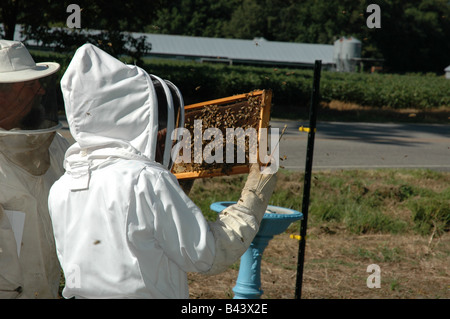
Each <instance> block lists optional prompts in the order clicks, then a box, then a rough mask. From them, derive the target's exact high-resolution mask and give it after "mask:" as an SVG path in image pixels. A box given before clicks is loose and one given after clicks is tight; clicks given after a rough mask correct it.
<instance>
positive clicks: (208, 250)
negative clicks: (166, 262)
mask: <svg viewBox="0 0 450 319" xmlns="http://www.w3.org/2000/svg"><path fill="white" fill-rule="evenodd" d="M143 177H144V176H141V177H140V178H139V181H138V185H137V187H139V189H141V190H149V189H153V194H149V193H148V192H145V191H143V192H142V191H141V194H145V195H143V196H150V197H152V198H148V199H146V200H145V202H147V203H149V204H150V206H149V207H148V209H150V210H151V211H153V215H154V220H153V225H154V236H155V239H156V240H157V241H158V244H159V245H160V246H161V248H162V249H163V250H164V253H165V254H166V255H167V256H168V257H169V258H170V259H171V260H172V261H174V262H175V263H176V264H177V265H178V266H179V267H180V268H181V269H183V270H184V271H186V272H203V271H207V270H208V269H210V268H211V265H212V263H213V260H214V255H215V246H214V237H213V233H212V232H211V230H210V228H209V226H208V223H207V222H206V220H205V218H204V217H203V214H202V212H201V211H200V209H199V208H198V207H197V206H196V205H195V204H194V203H193V202H192V201H191V200H190V199H189V197H187V196H186V194H185V193H184V192H183V190H182V189H181V188H180V186H179V185H178V182H177V180H176V178H175V177H174V176H173V175H171V174H170V173H169V172H167V173H161V175H160V176H159V178H158V180H157V182H156V183H155V185H148V183H150V180H149V179H146V178H143ZM141 202H142V201H141Z"/></svg>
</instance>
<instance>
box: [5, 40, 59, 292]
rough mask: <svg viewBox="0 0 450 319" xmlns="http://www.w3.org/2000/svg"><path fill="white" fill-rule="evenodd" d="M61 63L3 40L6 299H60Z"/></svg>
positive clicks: (19, 44) (18, 43) (21, 45)
mask: <svg viewBox="0 0 450 319" xmlns="http://www.w3.org/2000/svg"><path fill="white" fill-rule="evenodd" d="M58 69H59V65H58V64H57V63H50V62H49V63H38V64H36V63H35V62H34V61H33V59H32V57H31V56H30V54H29V53H28V50H27V49H26V48H25V46H24V45H23V44H22V43H20V42H15V41H7V40H0V298H56V297H58V289H59V281H60V277H61V271H60V267H59V263H58V259H57V256H56V249H55V242H54V237H53V229H52V224H51V220H50V216H49V214H48V204H47V203H48V193H49V190H50V187H51V185H52V184H53V182H54V181H56V180H57V179H58V178H59V177H60V176H61V175H62V174H63V173H64V169H63V166H62V164H63V160H64V153H65V151H66V149H67V147H68V143H67V142H66V141H65V139H64V138H62V137H61V136H60V135H59V134H57V133H56V130H57V129H58V128H59V127H60V125H59V124H58V118H57V112H56V111H57V110H56V91H55V85H56V83H55V72H56V71H57V70H58Z"/></svg>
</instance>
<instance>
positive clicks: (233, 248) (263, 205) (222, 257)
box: [207, 164, 276, 274]
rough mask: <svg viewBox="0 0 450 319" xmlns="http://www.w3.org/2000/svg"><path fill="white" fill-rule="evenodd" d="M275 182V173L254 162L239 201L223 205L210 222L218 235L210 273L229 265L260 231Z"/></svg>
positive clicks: (215, 234) (219, 270)
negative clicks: (263, 172)
mask: <svg viewBox="0 0 450 319" xmlns="http://www.w3.org/2000/svg"><path fill="white" fill-rule="evenodd" d="M275 184H276V174H261V171H260V167H259V164H251V165H250V172H249V175H248V178H247V181H246V183H245V186H244V189H243V190H242V193H241V197H240V199H239V201H238V202H237V203H236V204H234V205H232V206H229V207H227V208H226V209H224V210H223V211H222V212H221V213H220V214H219V218H218V220H217V221H216V222H214V223H210V227H211V230H212V232H213V234H214V238H215V259H214V263H213V265H212V267H211V269H210V270H209V271H208V272H207V274H216V273H219V272H222V271H224V270H226V269H227V267H228V266H230V265H231V264H233V263H234V262H235V261H237V260H238V259H239V258H240V257H241V256H242V254H243V253H244V252H245V251H246V250H247V249H248V247H249V246H250V244H251V242H252V240H253V238H254V237H255V235H256V233H257V232H258V229H259V225H260V223H261V220H262V218H263V216H264V213H265V211H266V209H267V204H268V202H269V199H270V197H271V196H272V193H273V190H274V188H275Z"/></svg>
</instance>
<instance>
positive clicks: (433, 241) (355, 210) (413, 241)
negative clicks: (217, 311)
mask: <svg viewBox="0 0 450 319" xmlns="http://www.w3.org/2000/svg"><path fill="white" fill-rule="evenodd" d="M244 182H245V177H244V176H234V177H221V178H214V179H204V180H198V181H196V183H195V184H194V187H193V189H192V192H191V195H190V196H191V198H192V199H193V200H194V202H196V203H197V204H198V205H199V206H200V207H201V208H202V210H203V212H204V213H205V216H206V217H207V218H208V219H210V220H213V219H215V216H216V213H214V212H212V211H210V210H209V205H210V204H211V203H212V202H215V201H222V200H237V199H238V198H239V192H240V189H241V188H242V186H243V184H244ZM302 188H303V174H302V173H292V172H287V171H281V172H280V173H279V178H278V183H277V187H276V190H275V192H274V195H273V196H272V200H271V204H273V205H277V206H283V207H289V208H293V209H296V210H301V209H300V208H301V201H302V198H301V197H302ZM309 212H310V215H309V219H308V241H307V245H306V251H305V270H304V277H303V278H304V281H303V289H302V291H303V293H302V297H303V298H395V299H397V298H450V269H449V265H450V234H449V226H450V173H444V172H434V171H429V170H401V169H392V170H391V169H385V170H367V171H361V170H348V171H330V172H323V171H321V172H314V173H313V179H312V188H311V204H310V209H309ZM299 225H300V222H295V223H293V224H291V226H290V227H289V228H288V230H287V231H286V232H285V233H283V234H280V235H277V236H275V238H274V239H273V240H272V241H271V242H270V243H269V246H268V247H267V248H266V250H265V252H264V254H263V261H262V267H261V277H262V278H261V280H262V289H263V290H264V294H263V296H262V298H271V299H280V298H283V299H284V298H294V291H295V278H296V265H297V253H298V241H297V240H295V239H292V238H291V237H290V234H298V232H299ZM371 264H377V265H378V266H379V267H380V269H381V288H379V289H378V288H372V289H371V288H368V287H367V284H366V280H367V278H368V276H369V275H370V273H368V272H367V267H368V266H369V265H371ZM238 271H239V263H236V264H235V265H233V266H232V267H230V269H229V270H228V271H227V272H225V273H223V274H220V275H216V276H213V277H205V276H202V275H198V274H190V275H189V283H190V293H191V298H219V299H222V298H232V297H233V292H232V288H233V287H234V285H235V283H236V278H237V274H238Z"/></svg>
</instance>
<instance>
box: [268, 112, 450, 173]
mask: <svg viewBox="0 0 450 319" xmlns="http://www.w3.org/2000/svg"><path fill="white" fill-rule="evenodd" d="M285 124H287V125H288V127H287V130H286V133H285V135H284V136H283V138H282V140H281V142H280V156H284V155H286V156H287V159H286V160H284V161H282V162H281V163H280V165H283V166H284V167H285V168H287V169H291V170H304V169H305V160H306V159H305V158H306V147H307V138H308V134H307V133H303V132H299V130H298V128H299V127H300V126H302V125H303V126H306V127H307V126H308V123H307V122H298V121H275V120H273V121H271V125H272V127H278V128H280V129H282V128H283V127H284V125H285ZM314 145H315V147H314V156H313V159H314V160H313V169H316V170H321V169H329V170H333V169H354V168H356V169H358V168H359V169H368V168H428V169H433V170H440V171H450V125H422V124H373V123H337V122H319V123H317V132H316V136H315V144H314Z"/></svg>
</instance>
